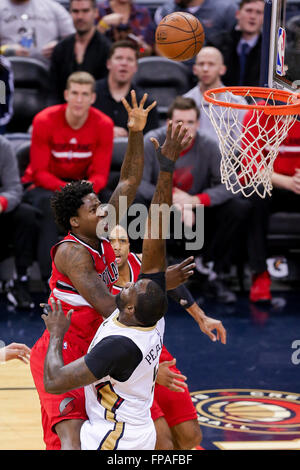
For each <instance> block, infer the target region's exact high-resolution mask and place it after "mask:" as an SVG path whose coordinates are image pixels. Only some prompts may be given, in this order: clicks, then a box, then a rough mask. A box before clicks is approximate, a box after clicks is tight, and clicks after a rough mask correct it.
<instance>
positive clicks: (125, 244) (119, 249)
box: [109, 225, 130, 268]
mask: <svg viewBox="0 0 300 470" xmlns="http://www.w3.org/2000/svg"><path fill="white" fill-rule="evenodd" d="M109 241H110V243H111V246H112V247H113V249H114V252H115V255H116V261H117V264H118V267H119V268H122V267H123V266H124V265H125V264H126V262H127V258H128V255H129V249H130V246H129V240H128V236H127V232H126V230H125V229H124V228H123V227H121V226H120V225H117V226H116V227H115V228H114V229H113V230H112V231H111V233H110V235H109Z"/></svg>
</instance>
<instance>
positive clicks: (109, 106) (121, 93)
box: [93, 40, 159, 137]
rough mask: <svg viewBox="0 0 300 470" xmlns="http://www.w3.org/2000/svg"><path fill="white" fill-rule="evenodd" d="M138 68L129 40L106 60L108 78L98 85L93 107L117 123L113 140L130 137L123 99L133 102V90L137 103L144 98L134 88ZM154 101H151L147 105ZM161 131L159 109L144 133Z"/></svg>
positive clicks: (118, 44)
mask: <svg viewBox="0 0 300 470" xmlns="http://www.w3.org/2000/svg"><path fill="white" fill-rule="evenodd" d="M137 68H138V50H137V47H136V45H135V44H134V43H133V42H132V41H130V40H123V41H118V42H115V43H113V44H112V46H111V48H110V52H109V57H108V60H107V69H108V76H107V77H106V78H103V79H102V80H99V81H97V83H96V95H97V98H96V101H95V103H94V105H93V106H94V107H95V108H97V109H99V110H100V111H102V112H103V113H105V114H107V115H108V116H109V117H110V118H111V119H112V120H113V122H114V125H115V126H114V137H127V136H128V131H127V120H128V115H127V112H126V110H125V108H124V106H123V105H122V101H121V100H122V98H123V97H125V98H126V99H127V101H128V100H129V99H130V90H132V89H134V90H135V92H136V96H137V100H138V101H139V100H140V99H141V98H142V96H143V95H144V91H143V90H140V89H139V88H138V87H136V86H134V84H133V77H134V75H135V73H136V71H137ZM152 101H153V100H152V99H151V97H148V101H147V102H146V105H148V104H149V103H151V102H152ZM157 127H159V119H158V113H157V109H156V108H154V109H152V110H151V111H150V113H149V116H148V121H147V125H146V127H145V130H144V133H146V132H148V131H150V130H152V129H156V128H157Z"/></svg>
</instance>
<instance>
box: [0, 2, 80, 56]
mask: <svg viewBox="0 0 300 470" xmlns="http://www.w3.org/2000/svg"><path fill="white" fill-rule="evenodd" d="M0 12H1V15H0V45H1V49H0V52H1V54H4V55H7V56H9V55H17V56H24V57H34V58H36V59H41V60H43V61H45V62H46V63H47V64H48V63H49V59H50V57H51V54H52V52H53V49H54V47H55V46H56V44H57V42H58V41H59V40H61V39H62V38H64V37H65V36H68V35H69V34H72V33H73V32H74V26H73V22H72V18H71V16H70V14H69V13H68V12H67V11H66V9H65V8H64V7H63V6H62V5H60V4H59V3H58V2H54V1H53V0H43V1H41V0H0Z"/></svg>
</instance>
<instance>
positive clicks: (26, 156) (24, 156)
mask: <svg viewBox="0 0 300 470" xmlns="http://www.w3.org/2000/svg"><path fill="white" fill-rule="evenodd" d="M30 145H31V141H30V140H28V141H27V142H26V141H25V142H23V143H22V144H21V145H20V146H19V147H18V149H17V150H16V157H17V161H18V166H19V173H20V177H22V176H23V174H24V172H25V170H26V168H27V166H28V164H29V160H30Z"/></svg>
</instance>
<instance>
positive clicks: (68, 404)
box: [59, 397, 74, 416]
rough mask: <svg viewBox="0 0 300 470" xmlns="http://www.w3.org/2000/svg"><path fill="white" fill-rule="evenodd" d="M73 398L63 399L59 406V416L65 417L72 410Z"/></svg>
mask: <svg viewBox="0 0 300 470" xmlns="http://www.w3.org/2000/svg"><path fill="white" fill-rule="evenodd" d="M73 400H74V398H72V397H69V398H64V399H63V400H62V401H61V402H60V404H59V412H60V415H61V416H66V415H67V414H68V413H70V412H71V411H72V410H73V409H74V403H73Z"/></svg>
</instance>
